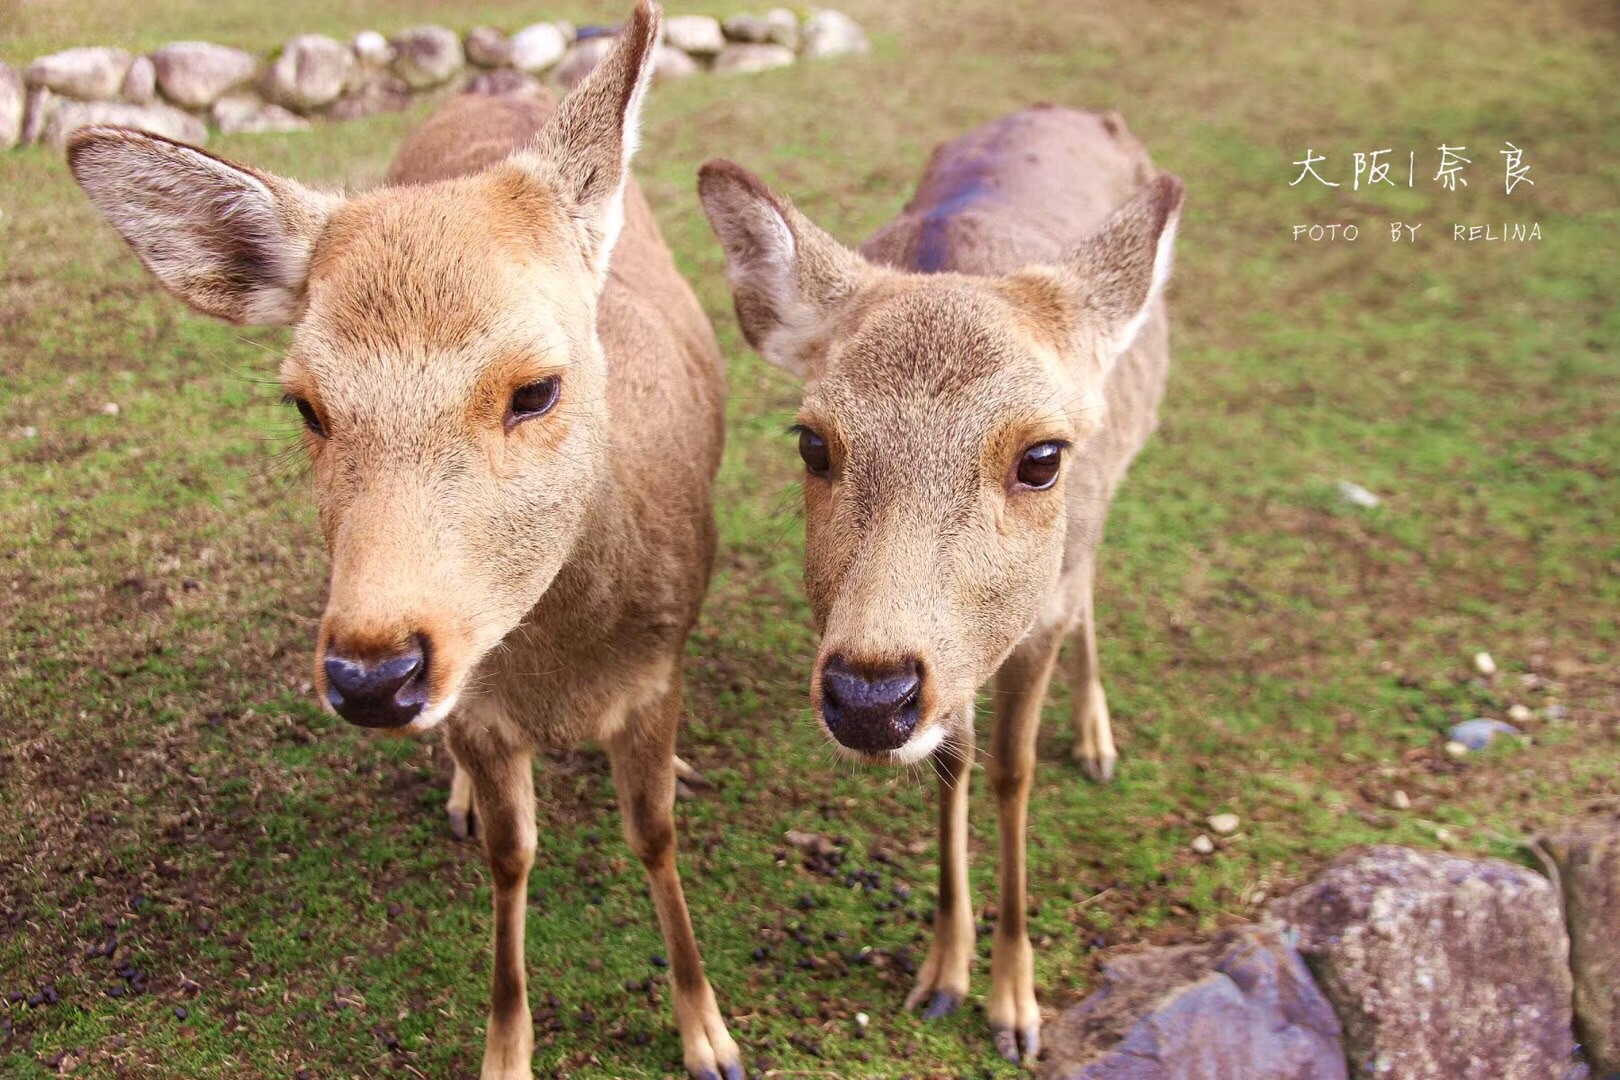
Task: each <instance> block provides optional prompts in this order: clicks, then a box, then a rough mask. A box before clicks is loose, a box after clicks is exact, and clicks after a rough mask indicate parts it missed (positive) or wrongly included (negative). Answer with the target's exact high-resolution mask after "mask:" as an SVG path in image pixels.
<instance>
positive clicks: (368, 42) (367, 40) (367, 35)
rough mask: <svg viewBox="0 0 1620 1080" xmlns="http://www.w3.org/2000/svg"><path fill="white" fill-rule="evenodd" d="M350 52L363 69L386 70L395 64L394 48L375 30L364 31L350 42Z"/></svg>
mask: <svg viewBox="0 0 1620 1080" xmlns="http://www.w3.org/2000/svg"><path fill="white" fill-rule="evenodd" d="M349 51H350V52H352V53H354V58H355V59H356V60H358V61H359V62H360V66H361V67H363V68H385V67H387V66H388V65H389V64H392V63H393V62H394V47H393V46H392V45H390V44H389V43H388V39H387V38H385V37H383V36H382V35H381V34H379V33H377V31H375V30H362V31H360V32H359V33H358V34H356V35H354V37H353V38H352V39H351V40H350V41H349Z"/></svg>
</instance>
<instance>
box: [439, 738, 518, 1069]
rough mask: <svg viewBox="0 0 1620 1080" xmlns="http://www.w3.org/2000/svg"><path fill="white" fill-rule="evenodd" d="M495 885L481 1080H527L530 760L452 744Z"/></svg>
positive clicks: (474, 742)
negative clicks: (492, 951)
mask: <svg viewBox="0 0 1620 1080" xmlns="http://www.w3.org/2000/svg"><path fill="white" fill-rule="evenodd" d="M454 753H455V757H456V760H457V761H458V762H460V763H461V765H462V766H463V767H464V768H465V769H466V772H467V777H468V780H469V782H470V784H471V787H472V791H473V797H474V800H475V802H476V804H477V807H478V821H479V828H480V830H481V831H482V832H483V834H484V851H485V853H486V854H487V856H488V858H489V872H490V877H491V878H492V879H493V880H494V884H495V964H494V978H493V983H492V989H491V993H490V1007H489V1030H488V1032H487V1033H486V1035H485V1037H484V1067H483V1070H482V1072H480V1074H479V1076H480V1078H481V1080H528V1078H529V1077H530V1076H532V1073H531V1071H530V1058H531V1057H533V1055H534V1021H533V1018H532V1017H531V1016H530V1015H529V995H528V989H527V986H526V983H525V979H524V974H523V915H524V911H525V910H526V907H527V897H528V891H529V869H530V868H531V867H532V866H533V865H534V849H535V839H536V838H535V823H534V772H533V766H532V760H533V754H532V752H531V751H530V750H529V749H527V748H522V749H517V748H514V747H511V746H509V745H503V744H499V743H493V742H488V741H484V740H482V739H466V738H463V739H457V740H456V745H455V750H454Z"/></svg>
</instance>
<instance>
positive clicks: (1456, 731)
mask: <svg viewBox="0 0 1620 1080" xmlns="http://www.w3.org/2000/svg"><path fill="white" fill-rule="evenodd" d="M1517 734H1519V729H1518V728H1516V727H1514V726H1513V725H1512V724H1506V723H1503V722H1502V721H1500V720H1488V719H1485V718H1484V717H1480V718H1477V719H1474V720H1464V721H1463V722H1462V723H1460V724H1452V725H1451V728H1450V729H1449V730H1448V731H1447V732H1446V738H1447V740H1449V741H1450V742H1455V743H1462V744H1463V745H1464V746H1466V747H1467V748H1468V749H1470V750H1483V749H1485V748H1486V747H1487V746H1489V745H1491V742H1492V741H1493V740H1494V739H1495V738H1496V737H1497V736H1498V735H1517Z"/></svg>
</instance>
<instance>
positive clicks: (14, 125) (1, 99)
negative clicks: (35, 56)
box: [0, 60, 28, 150]
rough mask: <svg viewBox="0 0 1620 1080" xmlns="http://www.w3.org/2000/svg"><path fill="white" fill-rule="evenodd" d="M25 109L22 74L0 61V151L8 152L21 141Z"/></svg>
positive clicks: (26, 106)
mask: <svg viewBox="0 0 1620 1080" xmlns="http://www.w3.org/2000/svg"><path fill="white" fill-rule="evenodd" d="M27 108H28V94H27V91H26V90H25V89H24V84H23V77H22V73H21V72H19V71H18V70H17V69H16V68H14V67H12V66H11V65H10V64H8V63H6V62H5V61H3V60H0V150H9V149H10V148H11V147H13V146H16V145H17V144H18V143H19V142H21V141H22V130H23V113H24V112H25V111H26V110H27Z"/></svg>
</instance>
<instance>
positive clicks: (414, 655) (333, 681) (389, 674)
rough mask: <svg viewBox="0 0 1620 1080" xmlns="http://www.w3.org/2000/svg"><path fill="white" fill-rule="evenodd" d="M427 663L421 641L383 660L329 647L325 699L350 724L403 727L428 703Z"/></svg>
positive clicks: (374, 726) (372, 726) (371, 726)
mask: <svg viewBox="0 0 1620 1080" xmlns="http://www.w3.org/2000/svg"><path fill="white" fill-rule="evenodd" d="M427 667H428V665H427V657H426V656H425V655H423V652H422V647H421V645H420V643H418V642H412V643H411V645H410V646H409V647H407V648H406V649H404V650H403V651H401V652H397V653H395V654H394V655H393V656H388V657H384V658H383V659H381V660H354V659H350V658H349V657H347V656H342V655H339V654H338V653H336V652H333V651H331V650H328V652H327V655H326V663H325V668H326V700H327V701H329V702H331V704H332V708H334V709H336V710H337V714H338V715H339V716H341V717H343V719H345V720H347V721H349V723H351V724H359V725H360V726H361V727H370V728H395V727H403V726H404V725H406V724H408V723H410V722H411V721H412V720H414V719H416V714H417V713H419V712H421V711H422V708H423V706H425V705H426V704H427V698H428V689H427Z"/></svg>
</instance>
